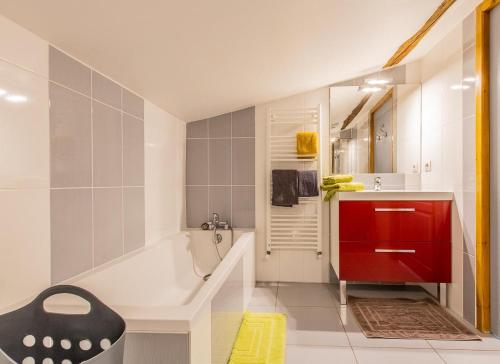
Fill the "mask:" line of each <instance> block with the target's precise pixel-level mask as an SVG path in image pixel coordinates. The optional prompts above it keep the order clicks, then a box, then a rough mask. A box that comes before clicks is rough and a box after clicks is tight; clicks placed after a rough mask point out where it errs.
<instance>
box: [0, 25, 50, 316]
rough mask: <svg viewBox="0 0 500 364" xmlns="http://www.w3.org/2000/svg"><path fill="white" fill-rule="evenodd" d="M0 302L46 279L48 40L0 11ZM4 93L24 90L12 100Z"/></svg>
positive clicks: (33, 288) (28, 292)
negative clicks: (22, 99)
mask: <svg viewBox="0 0 500 364" xmlns="http://www.w3.org/2000/svg"><path fill="white" fill-rule="evenodd" d="M0 45H1V46H0V89H2V90H5V91H6V92H7V94H6V95H3V97H0V146H1V147H0V149H1V152H0V245H1V246H0V251H1V252H2V253H1V254H0V292H1V294H0V308H2V307H3V308H5V307H7V306H9V305H12V304H15V303H16V302H18V301H20V300H23V299H25V298H26V297H28V296H30V295H31V294H33V293H34V292H37V291H40V290H41V289H43V288H44V287H46V286H47V285H48V284H49V283H50V222H49V216H50V197H49V103H48V81H47V70H48V56H47V55H48V45H47V43H46V42H44V41H43V40H41V39H40V38H38V37H36V36H34V35H33V34H31V33H30V32H28V31H26V30H24V29H22V28H20V27H18V26H17V25H15V24H14V23H12V22H11V21H10V20H7V19H6V18H4V17H2V16H0ZM8 94H11V95H19V96H24V97H25V98H26V99H25V101H24V102H19V103H12V102H9V101H8V100H7V99H6V98H5V96H7V95H8Z"/></svg>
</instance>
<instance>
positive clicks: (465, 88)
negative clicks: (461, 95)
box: [450, 84, 470, 90]
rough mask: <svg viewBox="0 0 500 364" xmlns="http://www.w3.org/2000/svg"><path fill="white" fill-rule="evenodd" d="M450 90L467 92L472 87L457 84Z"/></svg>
mask: <svg viewBox="0 0 500 364" xmlns="http://www.w3.org/2000/svg"><path fill="white" fill-rule="evenodd" d="M450 88H451V89H452V90H467V89H468V88H470V86H469V85H460V84H457V85H451V86H450Z"/></svg>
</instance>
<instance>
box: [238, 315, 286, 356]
mask: <svg viewBox="0 0 500 364" xmlns="http://www.w3.org/2000/svg"><path fill="white" fill-rule="evenodd" d="M285 336H286V317H285V315H283V314H279V313H251V312H245V314H244V315H243V322H242V323H241V327H240V331H239V332H238V336H237V338H236V342H235V344H234V347H233V352H232V354H231V359H229V364H284V363H285Z"/></svg>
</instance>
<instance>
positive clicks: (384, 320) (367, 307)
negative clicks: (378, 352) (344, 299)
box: [348, 296, 481, 340]
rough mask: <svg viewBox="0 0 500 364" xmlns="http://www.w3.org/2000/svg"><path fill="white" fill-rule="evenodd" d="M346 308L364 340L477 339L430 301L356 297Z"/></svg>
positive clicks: (352, 298) (351, 299)
mask: <svg viewBox="0 0 500 364" xmlns="http://www.w3.org/2000/svg"><path fill="white" fill-rule="evenodd" d="M348 302H349V307H350V308H351V310H352V312H353V313H354V316H355V317H356V319H357V320H358V323H359V325H360V326H361V329H362V330H363V333H364V334H365V336H366V337H368V338H384V339H426V340H481V338H480V337H479V336H478V335H476V334H475V333H474V332H473V331H472V330H470V329H469V328H467V326H465V324H463V323H461V322H460V321H459V320H457V319H456V318H455V317H453V316H452V315H451V314H450V313H448V312H447V311H446V310H445V309H444V308H443V307H441V306H439V305H438V304H436V303H435V302H434V301H433V300H431V299H430V298H426V299H420V300H413V299H406V298H358V297H352V296H349V299H348Z"/></svg>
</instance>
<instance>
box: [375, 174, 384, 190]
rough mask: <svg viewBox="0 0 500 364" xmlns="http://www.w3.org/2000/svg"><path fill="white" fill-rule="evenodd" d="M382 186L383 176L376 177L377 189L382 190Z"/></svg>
mask: <svg viewBox="0 0 500 364" xmlns="http://www.w3.org/2000/svg"><path fill="white" fill-rule="evenodd" d="M381 188H382V178H380V177H375V191H380V189H381Z"/></svg>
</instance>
